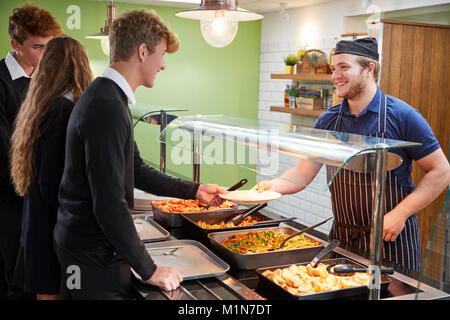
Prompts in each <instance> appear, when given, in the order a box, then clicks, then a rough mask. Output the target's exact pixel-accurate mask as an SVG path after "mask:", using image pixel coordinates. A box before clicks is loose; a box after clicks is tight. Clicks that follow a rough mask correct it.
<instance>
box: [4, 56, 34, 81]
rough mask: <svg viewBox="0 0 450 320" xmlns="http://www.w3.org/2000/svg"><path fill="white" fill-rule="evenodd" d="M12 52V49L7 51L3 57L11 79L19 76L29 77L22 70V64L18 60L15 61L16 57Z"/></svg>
mask: <svg viewBox="0 0 450 320" xmlns="http://www.w3.org/2000/svg"><path fill="white" fill-rule="evenodd" d="M13 53H14V51H9V52H8V54H7V56H6V58H5V64H6V67H7V68H8V71H9V74H10V75H11V79H13V80H16V79H19V78H21V77H25V78H31V77H30V76H29V75H27V74H26V72H25V71H24V70H23V68H22V66H21V65H20V64H19V62H17V60H16V58H14V56H13Z"/></svg>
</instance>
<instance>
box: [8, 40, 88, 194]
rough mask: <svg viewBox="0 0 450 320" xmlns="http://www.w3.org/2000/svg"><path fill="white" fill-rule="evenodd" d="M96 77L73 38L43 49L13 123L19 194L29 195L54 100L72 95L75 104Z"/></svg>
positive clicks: (13, 167)
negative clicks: (43, 129) (42, 126)
mask: <svg viewBox="0 0 450 320" xmlns="http://www.w3.org/2000/svg"><path fill="white" fill-rule="evenodd" d="M92 79H93V76H92V72H91V69H90V67H89V60H88V57H87V54H86V50H85V49H84V47H83V46H82V45H81V44H80V43H79V42H78V41H77V40H75V39H72V38H70V37H57V38H53V39H52V40H50V41H49V42H48V43H47V45H46V46H45V48H44V51H43V53H42V55H41V57H40V60H39V63H38V65H37V67H36V70H35V71H34V74H33V78H32V80H31V82H30V88H29V90H28V94H27V96H26V98H25V100H24V101H23V103H22V105H21V107H20V110H19V113H18V115H17V117H16V120H15V122H14V131H13V134H12V137H11V177H12V180H13V184H14V187H15V190H16V192H17V193H18V194H19V195H21V196H23V195H25V194H26V193H27V192H28V189H29V187H30V184H31V181H32V179H33V177H34V170H35V168H34V155H35V151H36V146H37V142H38V140H39V138H40V137H41V134H42V133H41V131H40V124H41V121H42V119H43V118H44V116H45V115H46V114H47V112H48V111H49V108H50V107H51V105H52V103H53V102H54V100H55V99H56V98H57V97H59V96H62V95H64V94H65V93H66V92H71V93H72V95H73V102H74V103H75V102H76V101H77V100H78V99H79V97H80V96H81V94H82V93H83V91H84V89H86V87H87V86H88V85H89V83H90V82H91V81H92Z"/></svg>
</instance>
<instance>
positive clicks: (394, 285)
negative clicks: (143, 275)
mask: <svg viewBox="0 0 450 320" xmlns="http://www.w3.org/2000/svg"><path fill="white" fill-rule="evenodd" d="M261 213H263V214H264V215H266V216H270V217H272V218H273V219H280V218H281V216H278V215H276V214H273V213H272V212H270V211H264V209H262V210H261ZM135 216H139V217H140V218H145V217H146V218H147V219H152V213H151V212H143V211H140V212H138V211H136V212H135ZM281 225H285V226H292V227H293V228H295V229H299V230H301V229H303V228H305V227H306V226H304V225H302V224H299V223H297V222H295V221H289V222H285V223H282V224H281ZM162 226H163V227H164V228H165V230H167V231H168V232H170V236H169V237H168V238H167V240H168V241H170V240H175V239H196V240H201V239H199V238H196V237H193V236H192V233H190V232H187V230H186V228H184V227H178V228H170V227H167V226H164V224H162ZM309 235H311V236H313V237H316V238H317V239H323V241H324V242H325V243H326V241H327V236H326V235H324V234H322V233H320V232H318V231H314V230H313V231H311V232H309ZM203 244H205V246H207V247H208V248H209V249H210V250H211V251H213V252H214V249H213V248H212V247H211V246H210V245H208V244H207V243H205V242H203ZM215 253H216V252H215ZM328 258H333V259H334V258H346V259H349V260H351V261H354V262H356V263H359V264H361V265H365V266H367V265H368V264H369V260H368V259H367V258H365V257H363V256H361V255H358V254H356V253H353V252H350V251H347V250H345V249H342V248H339V247H338V248H336V249H334V251H333V253H332V254H329V255H328V256H326V257H324V259H328ZM274 265H277V264H276V262H274ZM389 266H390V267H393V268H394V269H395V270H396V272H395V273H394V274H393V275H389V276H387V277H388V278H389V280H390V281H391V282H390V283H389V285H388V287H387V289H386V290H381V294H380V299H383V300H385V299H400V300H416V299H419V300H429V299H449V298H450V295H449V294H447V293H445V292H443V291H440V290H437V289H435V288H434V287H432V286H431V285H428V284H425V283H424V282H421V283H420V285H419V281H417V280H416V279H418V277H419V275H418V274H417V273H415V272H413V271H409V270H406V269H405V268H403V267H401V266H397V265H389ZM397 270H398V272H397ZM424 280H425V279H424ZM132 285H133V291H134V296H135V298H136V299H137V300H280V299H285V297H284V296H283V295H280V294H279V292H278V291H275V290H273V288H270V287H267V286H264V285H263V284H262V283H261V280H260V278H259V276H258V274H257V272H256V270H255V269H251V270H242V269H239V268H236V267H233V266H232V265H231V266H230V269H229V270H228V272H226V273H225V274H223V275H220V276H217V277H209V278H202V279H196V280H187V281H183V282H182V283H181V285H180V287H179V288H178V289H176V290H174V291H171V292H166V291H164V290H161V289H159V288H157V287H154V286H150V285H146V284H143V283H142V282H141V281H139V280H138V279H136V278H135V277H133V278H132ZM338 299H347V300H348V299H351V300H367V299H368V293H366V294H360V295H356V296H351V297H342V298H338Z"/></svg>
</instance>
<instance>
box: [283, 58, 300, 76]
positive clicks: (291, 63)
mask: <svg viewBox="0 0 450 320" xmlns="http://www.w3.org/2000/svg"><path fill="white" fill-rule="evenodd" d="M297 62H298V59H297V56H296V55H295V54H288V55H287V57H286V58H284V64H285V66H284V73H285V74H293V73H294V67H295V65H296V64H297Z"/></svg>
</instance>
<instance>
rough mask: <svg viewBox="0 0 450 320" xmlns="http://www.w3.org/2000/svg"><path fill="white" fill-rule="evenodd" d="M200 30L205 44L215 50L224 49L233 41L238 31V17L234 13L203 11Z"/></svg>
mask: <svg viewBox="0 0 450 320" xmlns="http://www.w3.org/2000/svg"><path fill="white" fill-rule="evenodd" d="M200 30H201V32H202V36H203V38H204V39H205V41H206V42H208V43H209V44H210V45H211V46H213V47H216V48H223V47H226V46H227V45H229V44H230V43H231V41H233V39H234V37H235V36H236V33H237V30H238V17H237V14H236V12H234V11H224V10H214V11H212V10H211V11H209V10H208V11H206V10H205V11H203V12H202V14H201V17H200Z"/></svg>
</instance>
